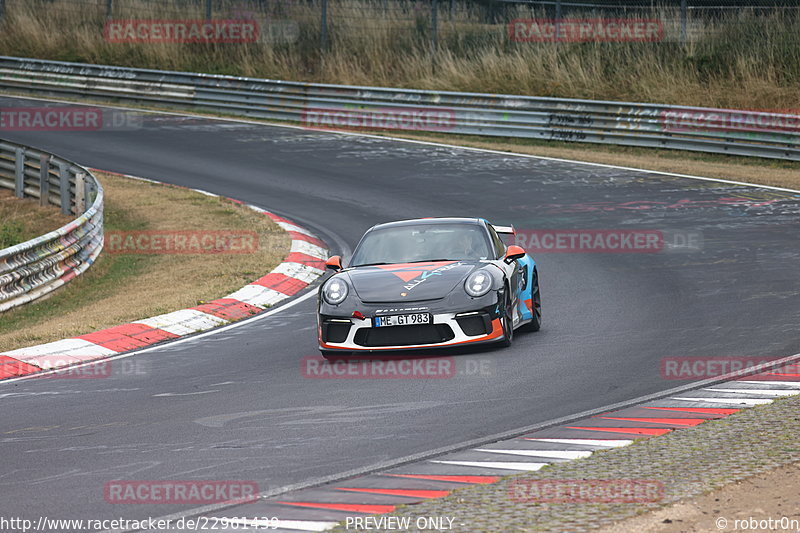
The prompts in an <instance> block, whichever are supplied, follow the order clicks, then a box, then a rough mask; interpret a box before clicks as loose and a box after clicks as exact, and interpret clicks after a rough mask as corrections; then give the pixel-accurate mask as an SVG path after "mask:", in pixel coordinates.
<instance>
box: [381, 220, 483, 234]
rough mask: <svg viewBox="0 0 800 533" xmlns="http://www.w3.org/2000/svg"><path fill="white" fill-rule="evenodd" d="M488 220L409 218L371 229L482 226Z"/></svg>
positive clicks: (385, 223)
mask: <svg viewBox="0 0 800 533" xmlns="http://www.w3.org/2000/svg"><path fill="white" fill-rule="evenodd" d="M485 223H486V221H485V220H484V219H482V218H466V217H436V218H411V219H408V220H396V221H394V222H384V223H383V224H376V225H374V226H372V227H371V228H370V229H369V231H372V230H374V229H379V228H380V229H383V228H393V227H398V226H418V225H420V224H431V225H434V224H465V225H478V226H482V225H484V224H485Z"/></svg>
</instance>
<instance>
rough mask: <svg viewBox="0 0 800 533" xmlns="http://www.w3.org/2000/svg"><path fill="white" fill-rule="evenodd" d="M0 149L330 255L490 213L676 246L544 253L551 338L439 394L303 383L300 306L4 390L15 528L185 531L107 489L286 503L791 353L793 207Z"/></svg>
mask: <svg viewBox="0 0 800 533" xmlns="http://www.w3.org/2000/svg"><path fill="white" fill-rule="evenodd" d="M0 105H1V106H2V107H4V108H5V107H20V106H41V105H43V104H42V103H41V102H33V101H25V100H19V99H11V98H2V99H0ZM2 136H3V137H5V138H8V139H9V140H12V141H16V142H22V143H27V144H30V145H34V146H37V147H40V148H43V149H46V150H50V151H52V152H55V153H57V154H59V155H62V156H64V157H67V158H70V159H72V160H74V161H76V162H79V163H80V164H82V165H85V166H90V167H96V168H102V169H107V170H111V171H116V172H123V173H129V174H134V175H139V176H144V177H150V178H154V179H159V180H162V181H166V182H169V183H175V184H180V185H186V186H191V187H197V188H201V189H205V190H208V191H212V192H215V193H219V194H223V195H227V196H230V197H233V198H237V199H241V200H245V201H248V202H251V203H254V204H256V205H259V206H262V207H264V208H267V209H270V210H272V211H274V212H276V213H278V214H280V215H284V216H287V217H289V218H291V219H294V220H296V221H297V222H300V223H302V224H304V225H305V226H306V227H308V228H309V229H311V230H312V231H315V232H316V233H317V234H318V235H320V236H321V237H322V238H324V239H325V240H326V241H327V242H328V243H329V244H330V245H331V247H332V248H333V249H334V252H344V253H347V251H348V248H349V249H352V247H353V246H355V244H356V242H357V240H358V238H359V237H360V236H361V234H362V233H363V232H364V230H366V229H367V228H368V227H369V226H371V225H372V224H375V223H378V222H383V221H387V220H393V219H402V218H413V217H424V216H482V217H485V218H487V219H489V220H490V221H493V222H496V223H503V224H505V223H512V224H514V225H515V226H516V227H517V228H518V229H520V230H523V231H524V230H530V229H605V230H620V229H627V230H642V229H644V230H661V231H663V232H664V238H665V241H666V242H667V244H668V245H670V246H666V247H665V248H664V249H663V250H661V251H659V252H656V253H538V254H536V253H534V257H535V259H536V260H537V263H538V264H539V269H540V279H541V287H542V293H543V309H544V326H543V329H542V330H541V331H540V332H538V333H533V334H524V333H519V334H518V335H517V336H516V339H515V343H514V345H513V347H511V348H509V349H493V348H490V349H485V350H475V349H473V350H470V351H462V352H460V353H458V354H456V355H455V357H456V360H457V362H458V368H459V370H460V372H459V374H458V375H456V376H453V377H450V378H449V379H311V378H308V377H306V376H304V374H303V372H302V371H301V360H302V359H303V358H304V357H307V356H316V355H317V354H318V352H317V349H316V348H317V347H316V337H315V319H314V308H315V302H314V299H313V298H308V299H306V300H304V301H301V302H299V303H297V304H296V305H294V306H291V307H289V308H288V309H286V310H284V311H281V312H278V313H275V314H274V315H272V316H269V317H266V318H264V319H261V320H256V321H251V322H248V323H246V324H244V325H242V326H240V327H236V328H232V329H229V330H226V331H223V332H221V333H218V334H214V335H208V336H204V337H202V338H197V339H191V340H189V341H184V342H180V343H177V344H174V345H169V344H167V345H165V346H162V347H158V348H156V349H154V350H151V351H148V352H146V353H142V354H139V355H136V356H134V357H132V358H128V359H124V360H121V361H126V364H129V365H131V368H135V369H136V371H133V372H122V373H119V374H114V375H112V376H109V377H106V378H103V379H44V380H43V379H37V380H28V381H17V382H13V383H5V384H2V385H0V397H2V411H3V412H2V423H0V442H2V450H3V468H2V470H1V471H0V494H1V495H2V498H0V515H3V516H24V517H29V518H31V517H38V516H49V517H58V518H114V517H119V516H123V517H126V518H144V517H148V516H161V515H166V514H171V513H176V512H180V511H182V510H185V509H189V508H191V507H192V506H191V505H184V506H180V505H162V506H148V505H113V504H110V503H106V501H105V500H104V497H103V486H104V484H105V483H106V482H108V481H109V480H112V479H138V480H156V479H158V480H183V479H215V480H255V481H257V482H258V484H259V487H260V489H261V490H262V491H267V490H274V489H278V488H280V487H284V486H287V485H291V484H294V483H302V482H310V481H313V480H315V479H319V478H321V477H323V476H329V475H334V474H337V473H340V472H344V471H347V470H351V469H355V468H358V467H362V466H366V465H370V464H375V463H379V462H383V461H391V460H392V459H396V458H399V457H404V456H407V455H410V454H415V453H422V452H425V451H428V450H432V449H435V448H438V447H443V446H448V445H455V444H457V443H460V442H464V441H467V440H470V439H475V438H479V437H481V436H486V435H490V434H494V433H499V432H503V431H507V430H513V429H515V428H519V427H523V426H527V425H530V424H534V423H539V422H544V421H547V420H551V419H554V418H557V417H562V416H566V415H570V414H574V413H578V412H580V411H584V410H587V409H593V408H598V407H602V406H604V405H608V404H611V403H614V402H619V401H623V400H628V399H631V398H634V397H638V396H641V395H644V394H650V393H654V392H658V391H662V390H666V389H669V388H671V387H674V386H676V385H678V384H681V383H683V382H680V381H674V380H669V379H664V378H663V377H662V375H661V372H660V362H661V361H662V359H663V358H667V357H730V356H753V357H763V358H777V357H782V356H787V355H791V354H795V353H798V352H800V337H799V336H798V335H797V324H798V323H800V276H798V265H800V193H797V194H796V193H790V192H782V191H777V190H769V189H766V188H751V187H741V186H736V185H731V184H725V183H719V182H711V181H702V180H692V179H687V178H678V177H674V176H667V175H661V174H654V173H647V172H636V171H631V170H623V169H617V168H608V167H602V166H592V165H585V164H578V163H571V162H560V161H551V160H541V159H534V158H525V157H514V156H507V155H501V154H495V153H488V152H479V151H471V150H464V149H459V148H452V147H443V146H432V145H424V144H416V143H407V142H400V141H393V140H383V139H376V138H369V137H359V136H353V135H339V134H336V133H330V132H318V131H309V130H303V129H298V128H285V127H274V126H266V125H255V124H246V123H237V122H227V121H220V120H212V119H202V118H188V117H180V116H170V115H154V114H146V115H145V116H144V119H143V121H142V123H141V127H140V128H133V129H127V130H121V131H105V130H101V131H86V132H19V131H3V132H2ZM185 229H190V228H185ZM686 236H691V239H692V240H691V243H692V246H682V244H683V242H684V240H683V239H684V237H686ZM676 243H677V245H678V246H671V244H676ZM176 275H180V273H176ZM198 283H202V280H198ZM446 355H453V352H446ZM121 361H120V364H121ZM478 367H479V368H480V369H481V370H480V371H478V370H476V368H478Z"/></svg>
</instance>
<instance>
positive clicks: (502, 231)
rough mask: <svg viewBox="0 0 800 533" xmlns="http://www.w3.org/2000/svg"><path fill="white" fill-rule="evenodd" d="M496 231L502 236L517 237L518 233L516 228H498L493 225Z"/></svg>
mask: <svg viewBox="0 0 800 533" xmlns="http://www.w3.org/2000/svg"><path fill="white" fill-rule="evenodd" d="M492 227H493V228H494V230H495V231H496V232H497V233H499V234H500V235H516V234H517V232H516V230H515V229H514V226H496V225H494V224H492Z"/></svg>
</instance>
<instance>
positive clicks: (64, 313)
mask: <svg viewBox="0 0 800 533" xmlns="http://www.w3.org/2000/svg"><path fill="white" fill-rule="evenodd" d="M98 177H99V178H100V180H101V183H102V184H103V187H104V188H105V191H106V209H105V214H106V231H107V232H108V231H115V230H116V231H131V230H154V229H158V230H250V231H255V232H257V233H258V236H259V240H258V243H259V246H258V247H257V251H256V252H255V253H246V254H214V255H210V254H204V255H177V254H175V255H143V254H137V255H124V254H108V253H103V254H101V256H100V258H99V260H98V261H97V262H96V263H95V264H94V265H93V266H92V267H91V268H90V269H89V270H88V271H87V272H86V273H85V274H84V275H83V276H81V277H79V278H77V279H76V280H74V281H72V282H71V283H70V284H68V285H67V286H66V287H65V288H63V289H60V290H58V291H56V293H54V295H53V296H52V297H51V298H49V299H47V300H44V301H37V302H34V303H31V304H28V305H26V306H22V307H20V308H18V309H16V310H12V311H10V312H8V313H5V314H4V315H3V318H2V321H0V351H4V350H9V349H13V348H19V347H23V346H29V345H32V344H39V343H43V342H50V341H54V340H58V339H62V338H65V337H71V336H75V335H81V334H84V333H89V332H92V331H96V330H98V329H103V328H107V327H111V326H115V325H118V324H124V323H126V322H131V321H133V320H136V319H142V318H146V317H150V316H154V315H157V314H161V313H167V312H170V311H174V310H177V309H183V308H186V307H192V306H195V305H197V304H198V303H200V302H201V301H210V300H213V299H215V298H220V297H222V296H225V295H226V294H229V293H230V292H233V291H234V290H236V289H238V288H239V287H241V286H243V285H246V284H247V283H249V282H251V281H253V280H254V279H257V278H259V277H261V276H263V275H264V274H267V273H268V272H269V271H270V270H272V269H273V268H274V267H275V266H276V265H277V264H278V263H279V262H280V261H281V260H282V259H283V257H285V256H286V254H287V253H288V251H289V245H290V239H289V237H288V235H287V234H286V233H285V232H284V231H283V230H282V229H280V228H279V227H278V226H277V225H276V224H275V223H273V222H272V221H271V220H270V219H269V218H268V217H266V216H264V215H260V214H258V213H256V212H254V211H251V210H250V209H247V208H244V207H240V206H238V205H237V204H233V203H231V202H228V201H225V200H221V199H219V198H211V197H208V196H204V195H202V194H199V193H196V192H193V191H190V190H187V189H180V188H174V187H168V186H163V185H158V184H151V183H147V182H141V181H135V180H131V179H127V178H122V177H118V176H114V175H109V174H105V173H98Z"/></svg>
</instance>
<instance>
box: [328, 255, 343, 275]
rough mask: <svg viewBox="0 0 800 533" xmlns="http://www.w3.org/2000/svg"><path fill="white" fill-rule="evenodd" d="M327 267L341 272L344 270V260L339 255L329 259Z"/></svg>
mask: <svg viewBox="0 0 800 533" xmlns="http://www.w3.org/2000/svg"><path fill="white" fill-rule="evenodd" d="M325 267H326V268H329V269H331V270H337V271H338V270H341V269H342V258H341V257H340V256H338V255H334V256H331V257H329V258H328V260H327V261H325Z"/></svg>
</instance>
